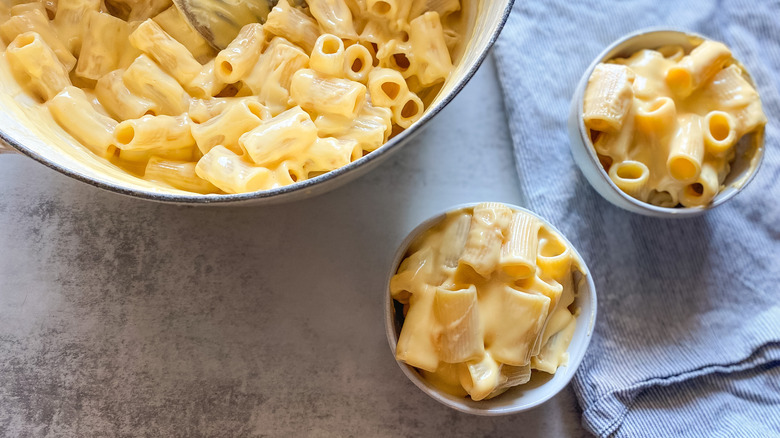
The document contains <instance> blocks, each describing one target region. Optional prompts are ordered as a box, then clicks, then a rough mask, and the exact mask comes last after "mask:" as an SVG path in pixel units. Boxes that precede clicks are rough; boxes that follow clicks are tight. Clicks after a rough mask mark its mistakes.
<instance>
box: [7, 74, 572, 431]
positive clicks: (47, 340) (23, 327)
mask: <svg viewBox="0 0 780 438" xmlns="http://www.w3.org/2000/svg"><path fill="white" fill-rule="evenodd" d="M0 186H1V187H2V193H0V249H2V251H1V252H0V435H1V436H9V437H11V436H14V437H44V436H51V437H66V436H85V437H91V436H154V437H162V436H166V437H167V436H171V437H178V436H188V437H198V436H220V437H232V436H318V437H319V436H354V437H368V436H372V437H374V436H376V437H384V436H439V435H440V436H529V437H530V436H570V435H576V436H579V435H581V434H582V432H581V430H580V427H579V412H578V411H577V407H576V403H575V400H574V397H573V395H572V394H571V392H570V390H567V391H564V392H563V393H562V394H561V395H559V396H557V397H556V398H554V399H553V400H551V401H550V402H549V403H547V404H546V405H544V406H543V407H541V408H537V409H536V410H534V411H531V412H528V413H524V414H520V415H515V416H510V417H502V418H479V417H472V416H468V415H465V414H460V413H458V412H454V411H451V410H449V409H448V408H445V407H443V406H441V405H439V404H438V403H436V402H435V401H433V400H432V399H429V398H428V397H427V396H426V395H424V394H423V393H422V392H420V391H419V390H418V389H417V388H416V387H414V385H412V384H411V383H410V382H409V381H408V380H407V379H406V377H405V376H404V375H403V374H402V373H401V371H400V370H399V369H398V367H397V366H396V364H395V362H394V360H393V356H392V354H391V352H390V349H389V348H388V346H387V341H386V339H385V335H384V327H383V322H382V304H381V300H382V294H383V287H384V282H385V279H386V275H387V269H388V264H389V263H390V261H391V260H390V259H391V257H392V255H393V252H394V250H395V248H396V246H397V245H398V243H400V240H401V239H403V237H404V235H405V234H406V233H407V232H408V231H409V230H411V228H413V227H414V226H415V225H416V224H417V223H419V222H420V221H421V220H423V219H424V218H427V217H429V216H431V215H432V214H433V213H435V212H437V211H440V210H442V209H444V208H446V207H448V206H451V205H453V204H457V203H462V202H471V201H482V200H501V201H507V202H514V203H522V196H521V193H519V192H518V188H517V182H516V175H515V169H514V162H513V159H512V155H511V147H510V141H509V138H508V133H507V129H506V122H505V119H504V115H503V107H502V103H501V98H500V95H499V88H498V85H497V82H496V79H495V72H494V68H493V65H492V61H489V62H487V63H486V65H485V66H484V67H483V68H482V70H481V71H480V73H479V74H478V75H477V76H476V77H475V78H474V80H473V82H472V83H471V84H470V85H469V86H468V87H467V88H466V89H465V90H464V91H463V93H462V94H461V95H460V96H459V97H458V98H457V99H456V100H455V101H454V102H453V103H452V104H451V105H450V106H449V107H448V108H447V109H446V110H445V111H444V112H443V113H442V114H441V115H440V116H439V118H438V119H437V121H435V122H434V123H432V124H431V126H430V127H429V128H428V129H427V130H426V131H425V132H424V133H423V134H422V135H420V136H419V137H417V139H416V141H415V142H414V143H413V144H410V145H408V146H407V147H406V148H405V149H404V150H403V151H401V152H399V153H398V154H397V155H395V156H394V157H392V158H391V159H390V160H388V161H387V162H385V163H383V165H382V166H380V167H379V168H378V169H377V170H376V171H375V172H373V173H371V174H369V175H368V176H365V177H363V178H361V179H358V180H356V181H354V182H352V183H350V184H349V185H347V186H345V187H342V188H340V189H337V190H336V191H334V192H331V193H329V194H326V195H323V196H320V197H317V198H314V199H310V200H306V201H303V202H297V203H292V204H285V205H279V206H273V207H260V208H189V207H176V206H168V205H159V204H154V203H150V202H148V201H140V200H135V199H131V198H126V197H122V196H120V195H116V194H112V193H109V192H104V191H101V190H99V189H96V188H93V187H91V186H88V185H85V184H83V183H80V182H77V181H74V180H71V179H69V178H67V177H64V176H62V175H59V174H57V173H55V172H54V171H51V170H49V169H47V168H45V167H44V166H41V165H39V164H37V163H35V162H33V161H32V160H29V159H27V158H24V157H21V156H7V155H3V156H2V158H0Z"/></svg>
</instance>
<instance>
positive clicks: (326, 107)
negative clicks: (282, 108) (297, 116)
mask: <svg viewBox="0 0 780 438" xmlns="http://www.w3.org/2000/svg"><path fill="white" fill-rule="evenodd" d="M290 97H291V98H292V99H293V101H295V102H296V103H297V104H298V105H300V106H301V108H303V109H306V110H309V111H314V112H317V113H327V114H337V115H340V116H344V117H349V118H351V119H354V118H355V117H357V114H358V112H359V111H360V108H361V107H362V106H363V103H364V102H365V98H366V86H365V85H363V84H361V83H360V82H355V81H350V80H348V79H339V78H331V77H327V76H323V75H321V74H319V73H317V72H316V71H314V70H311V69H302V70H298V71H297V72H295V74H294V75H293V78H292V83H291V85H290Z"/></svg>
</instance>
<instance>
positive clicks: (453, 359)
mask: <svg viewBox="0 0 780 438" xmlns="http://www.w3.org/2000/svg"><path fill="white" fill-rule="evenodd" d="M433 311H434V314H435V315H436V320H437V321H438V323H439V325H440V326H441V336H440V337H439V341H438V342H439V358H440V359H441V360H442V361H444V362H448V363H458V362H467V361H471V360H479V359H480V358H482V356H483V355H484V354H485V346H484V343H483V341H482V339H483V335H482V328H481V327H480V322H479V306H478V305H477V288H476V286H474V285H473V284H472V285H470V286H469V287H468V288H466V289H458V290H449V289H447V288H444V287H437V288H436V296H435V297H434V301H433Z"/></svg>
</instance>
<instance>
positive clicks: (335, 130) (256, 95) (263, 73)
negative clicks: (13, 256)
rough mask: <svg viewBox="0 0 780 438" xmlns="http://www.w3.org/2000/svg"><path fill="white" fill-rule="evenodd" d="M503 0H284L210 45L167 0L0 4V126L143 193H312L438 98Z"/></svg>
mask: <svg viewBox="0 0 780 438" xmlns="http://www.w3.org/2000/svg"><path fill="white" fill-rule="evenodd" d="M511 3H512V2H511V1H509V0H507V1H502V2H482V1H473V2H472V1H464V2H461V1H459V0H450V1H423V2H411V1H392V2H388V1H372V0H368V1H362V0H346V1H345V0H338V1H334V2H324V1H314V0H311V1H309V2H308V5H307V6H308V7H305V8H299V7H295V6H293V3H292V2H289V1H288V0H281V1H280V2H278V4H277V5H276V7H275V8H274V9H273V10H272V11H271V13H270V14H269V17H268V20H267V22H266V23H264V24H262V25H261V24H250V25H247V26H245V27H244V28H243V29H242V31H241V33H240V34H239V36H238V37H237V38H236V39H235V40H234V41H233V42H232V43H231V44H230V45H229V46H228V47H227V48H226V49H224V50H222V51H220V52H215V51H213V50H212V49H211V48H210V47H209V46H208V45H207V44H206V43H205V41H204V40H203V39H202V38H200V36H199V35H197V34H196V33H195V32H194V31H192V29H191V28H188V27H186V25H185V24H184V22H183V19H182V17H181V16H180V15H179V13H178V10H176V9H175V7H173V6H171V5H170V2H169V1H167V0H161V1H151V0H148V1H141V2H125V1H120V0H112V1H109V0H105V1H98V0H65V1H61V2H58V5H57V6H56V7H55V6H52V5H50V4H48V3H44V2H32V3H24V4H20V5H14V6H12V7H9V5H7V4H5V5H4V4H0V21H1V22H2V24H0V36H1V37H2V39H3V41H4V42H6V43H7V47H6V48H5V51H4V54H3V56H2V58H0V77H2V78H3V79H4V80H3V81H2V84H0V87H2V90H0V99H2V100H3V104H4V107H5V111H4V112H2V113H0V137H2V139H3V140H4V141H5V142H6V143H8V144H10V145H11V146H13V147H14V148H16V149H18V150H19V151H21V152H23V153H26V154H27V155H29V156H31V157H33V158H35V159H38V160H39V161H42V162H44V163H45V164H47V165H49V166H51V167H53V168H55V169H57V170H59V171H61V172H63V173H66V174H68V175H71V176H74V177H76V178H79V179H82V180H85V181H87V182H90V183H93V184H94V185H97V186H100V187H103V188H108V189H111V190H114V191H118V192H121V193H126V194H131V195H135V196H139V197H144V198H149V199H154V200H161V201H170V202H190V203H218V202H238V201H244V200H248V199H256V200H271V199H273V200H283V199H292V198H296V197H302V196H308V195H311V194H313V193H317V192H320V191H323V190H326V189H327V188H332V187H335V186H336V185H337V182H338V183H343V182H346V181H347V180H349V179H351V178H354V177H356V176H358V175H360V174H361V173H363V172H365V171H367V170H369V169H370V168H371V167H373V165H375V164H376V163H378V162H379V161H381V158H383V157H386V156H387V155H388V153H389V152H390V151H391V150H395V149H397V146H399V145H400V144H402V143H404V142H405V141H406V140H408V139H409V138H410V137H411V135H413V134H414V133H415V132H416V131H417V130H418V129H419V128H420V127H421V126H422V125H423V124H424V123H425V122H427V121H428V120H430V119H431V118H432V117H433V116H434V115H435V114H437V113H438V112H439V111H440V110H441V109H442V108H443V107H444V106H445V105H446V104H447V103H448V102H449V101H450V100H451V99H452V98H453V97H454V95H455V94H457V92H458V91H459V90H460V89H461V88H462V87H463V86H464V85H465V83H466V82H467V81H468V79H470V77H471V76H472V75H473V73H474V72H475V70H476V68H477V67H478V66H479V64H480V63H481V61H482V60H483V59H484V57H485V55H486V53H487V50H488V48H489V47H490V46H491V45H492V43H493V42H494V41H495V38H496V37H497V34H498V32H499V31H500V29H501V27H502V26H503V24H504V22H505V19H506V16H507V14H508V12H509V10H510V8H511ZM47 8H48V9H47Z"/></svg>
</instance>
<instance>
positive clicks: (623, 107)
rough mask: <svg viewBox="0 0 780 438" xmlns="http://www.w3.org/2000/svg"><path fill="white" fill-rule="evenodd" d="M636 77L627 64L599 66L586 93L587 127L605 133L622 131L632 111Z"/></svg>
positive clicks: (585, 117) (585, 113)
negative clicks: (633, 86) (624, 122)
mask: <svg viewBox="0 0 780 438" xmlns="http://www.w3.org/2000/svg"><path fill="white" fill-rule="evenodd" d="M635 77H636V75H635V74H634V73H633V72H632V71H631V70H630V69H629V68H628V67H626V66H624V65H617V64H599V65H597V66H596V68H595V69H594V70H593V74H592V75H591V77H590V79H589V80H588V88H587V89H586V92H585V98H584V105H585V107H584V111H583V114H584V116H583V118H584V120H585V126H587V127H588V128H590V129H593V130H596V131H602V132H618V131H620V129H621V128H622V127H623V121H624V120H625V119H626V116H627V115H628V113H629V111H630V109H631V105H632V101H633V98H634V90H633V88H632V85H633V83H634V79H635Z"/></svg>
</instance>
